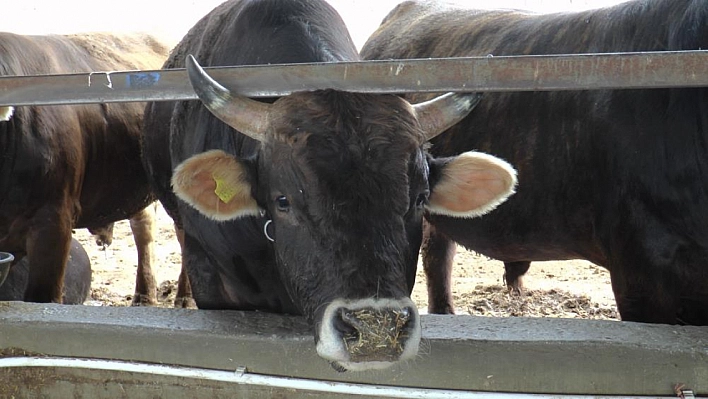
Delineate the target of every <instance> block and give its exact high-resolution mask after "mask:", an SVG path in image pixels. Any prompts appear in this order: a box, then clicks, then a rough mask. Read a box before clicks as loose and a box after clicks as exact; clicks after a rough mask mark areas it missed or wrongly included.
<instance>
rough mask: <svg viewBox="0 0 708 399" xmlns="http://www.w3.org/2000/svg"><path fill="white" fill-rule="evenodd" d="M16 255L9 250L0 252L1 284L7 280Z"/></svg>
mask: <svg viewBox="0 0 708 399" xmlns="http://www.w3.org/2000/svg"><path fill="white" fill-rule="evenodd" d="M14 260H15V257H14V256H13V255H12V254H11V253H8V252H0V285H2V283H4V282H5V279H6V278H7V275H8V274H10V266H12V261H14Z"/></svg>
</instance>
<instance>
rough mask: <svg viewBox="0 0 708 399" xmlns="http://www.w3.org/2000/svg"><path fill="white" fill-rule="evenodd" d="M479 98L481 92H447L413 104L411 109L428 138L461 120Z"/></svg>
mask: <svg viewBox="0 0 708 399" xmlns="http://www.w3.org/2000/svg"><path fill="white" fill-rule="evenodd" d="M481 99H482V94H481V93H447V94H443V95H441V96H438V97H435V98H433V99H432V100H429V101H426V102H423V103H420V104H415V105H413V109H414V110H415V116H416V118H417V119H418V123H419V124H420V127H421V128H422V129H423V131H424V132H425V137H426V139H427V140H430V139H432V138H433V137H435V136H437V135H439V134H440V133H442V132H444V131H445V130H447V129H449V128H450V127H452V126H453V125H454V124H456V123H457V122H459V121H461V120H462V119H463V118H464V117H465V116H467V115H468V114H469V113H470V112H471V111H472V110H473V109H474V107H476V106H477V104H478V103H479V100H481Z"/></svg>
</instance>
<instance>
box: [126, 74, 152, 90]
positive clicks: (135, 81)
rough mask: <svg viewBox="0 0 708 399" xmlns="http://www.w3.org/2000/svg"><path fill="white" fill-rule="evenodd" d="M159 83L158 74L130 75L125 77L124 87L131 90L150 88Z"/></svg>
mask: <svg viewBox="0 0 708 399" xmlns="http://www.w3.org/2000/svg"><path fill="white" fill-rule="evenodd" d="M159 81H160V72H139V73H130V74H128V75H126V77H125V83H126V86H128V87H130V88H133V89H143V88H146V87H151V86H154V85H156V84H157V82H159Z"/></svg>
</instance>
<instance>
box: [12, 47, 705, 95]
mask: <svg viewBox="0 0 708 399" xmlns="http://www.w3.org/2000/svg"><path fill="white" fill-rule="evenodd" d="M206 69H207V70H208V72H209V73H210V74H211V76H212V77H214V79H216V80H217V81H219V82H220V83H221V84H222V85H224V86H225V87H228V88H230V89H232V90H234V91H235V92H237V93H239V94H242V95H245V96H249V97H277V96H282V95H287V94H290V93H292V92H296V91H304V90H317V89H328V88H331V89H338V90H346V91H353V92H370V93H410V92H448V91H456V92H465V91H480V92H482V91H545V90H594V89H638V88H666V87H702V86H708V50H699V51H670V52H641V53H602V54H572V55H568V54H564V55H534V56H502V57H494V56H487V57H464V58H431V59H410V60H384V61H361V62H338V63H311V64H277V65H275V64H274V65H258V66H237V67H212V68H206ZM195 98H196V96H195V94H194V92H193V90H192V88H191V86H190V84H189V81H188V78H187V74H186V71H185V70H184V69H169V70H154V71H116V72H93V73H84V74H67V75H42V76H4V77H0V106H22V105H52V104H80V103H99V102H128V101H170V100H190V99H195Z"/></svg>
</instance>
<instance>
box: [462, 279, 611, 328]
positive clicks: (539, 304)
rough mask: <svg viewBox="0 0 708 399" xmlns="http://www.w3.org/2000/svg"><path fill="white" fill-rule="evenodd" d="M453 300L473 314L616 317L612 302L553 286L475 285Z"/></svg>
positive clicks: (584, 317)
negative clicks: (519, 288)
mask: <svg viewBox="0 0 708 399" xmlns="http://www.w3.org/2000/svg"><path fill="white" fill-rule="evenodd" d="M455 303H456V304H458V307H461V308H463V309H466V310H467V312H468V313H469V314H471V315H476V316H493V317H509V316H524V317H563V318H582V319H603V320H619V314H618V312H617V308H616V307H615V306H610V307H608V306H605V305H600V304H598V303H596V302H593V301H592V300H591V299H590V297H588V296H586V295H575V294H572V293H570V292H566V291H562V290H556V289H552V290H527V291H525V292H524V293H522V294H521V295H518V294H512V293H510V292H509V291H508V290H507V288H506V287H502V286H493V285H478V286H476V287H475V289H474V290H473V291H472V292H469V293H465V294H461V295H459V296H457V297H456V298H455Z"/></svg>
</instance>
